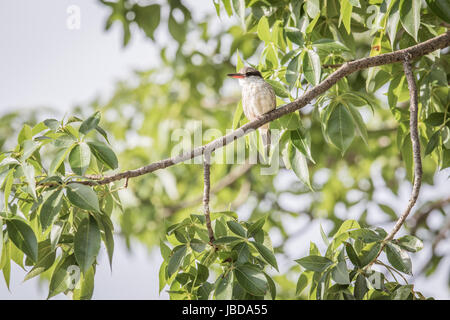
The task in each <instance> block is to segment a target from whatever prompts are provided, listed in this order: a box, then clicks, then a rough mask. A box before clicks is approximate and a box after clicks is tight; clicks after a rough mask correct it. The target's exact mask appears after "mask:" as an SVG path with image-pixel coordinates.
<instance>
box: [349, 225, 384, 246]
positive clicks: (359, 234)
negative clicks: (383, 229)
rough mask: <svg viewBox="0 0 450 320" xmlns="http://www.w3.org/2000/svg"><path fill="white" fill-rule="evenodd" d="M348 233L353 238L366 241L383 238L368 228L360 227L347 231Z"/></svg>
mask: <svg viewBox="0 0 450 320" xmlns="http://www.w3.org/2000/svg"><path fill="white" fill-rule="evenodd" d="M348 234H349V235H350V237H351V238H353V239H361V240H362V241H364V242H366V243H368V242H375V241H381V240H383V238H382V237H381V236H380V235H379V234H378V233H376V232H375V231H373V230H370V229H368V228H361V229H356V230H352V231H349V232H348Z"/></svg>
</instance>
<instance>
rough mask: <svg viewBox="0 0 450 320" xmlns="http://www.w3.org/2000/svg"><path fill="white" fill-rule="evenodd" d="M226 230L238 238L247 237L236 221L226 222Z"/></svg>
mask: <svg viewBox="0 0 450 320" xmlns="http://www.w3.org/2000/svg"><path fill="white" fill-rule="evenodd" d="M227 225H228V228H230V230H231V231H232V232H233V233H234V234H237V235H238V236H240V237H243V238H245V237H246V236H247V232H246V231H245V229H244V228H243V227H242V226H241V225H240V224H239V223H237V222H236V221H227Z"/></svg>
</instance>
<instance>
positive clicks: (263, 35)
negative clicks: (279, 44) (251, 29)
mask: <svg viewBox="0 0 450 320" xmlns="http://www.w3.org/2000/svg"><path fill="white" fill-rule="evenodd" d="M256 31H257V33H258V37H259V38H260V39H261V40H263V41H265V42H270V38H271V36H270V29H269V21H268V20H267V18H266V17H265V16H263V17H262V18H261V19H259V22H258V27H257V29H256Z"/></svg>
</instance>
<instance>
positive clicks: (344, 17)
mask: <svg viewBox="0 0 450 320" xmlns="http://www.w3.org/2000/svg"><path fill="white" fill-rule="evenodd" d="M340 4H341V14H340V16H339V25H340V24H341V21H342V22H344V27H345V30H347V33H348V34H350V32H351V24H350V23H351V19H352V11H353V6H352V5H351V3H350V1H349V0H340Z"/></svg>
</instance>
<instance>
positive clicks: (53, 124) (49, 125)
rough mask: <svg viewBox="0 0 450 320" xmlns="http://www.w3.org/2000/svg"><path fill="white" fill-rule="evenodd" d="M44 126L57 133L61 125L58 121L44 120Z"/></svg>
mask: <svg viewBox="0 0 450 320" xmlns="http://www.w3.org/2000/svg"><path fill="white" fill-rule="evenodd" d="M44 124H45V125H46V126H47V128H49V129H51V130H53V131H56V130H57V129H58V128H59V125H60V124H61V123H60V122H59V121H58V120H56V119H46V120H44Z"/></svg>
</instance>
